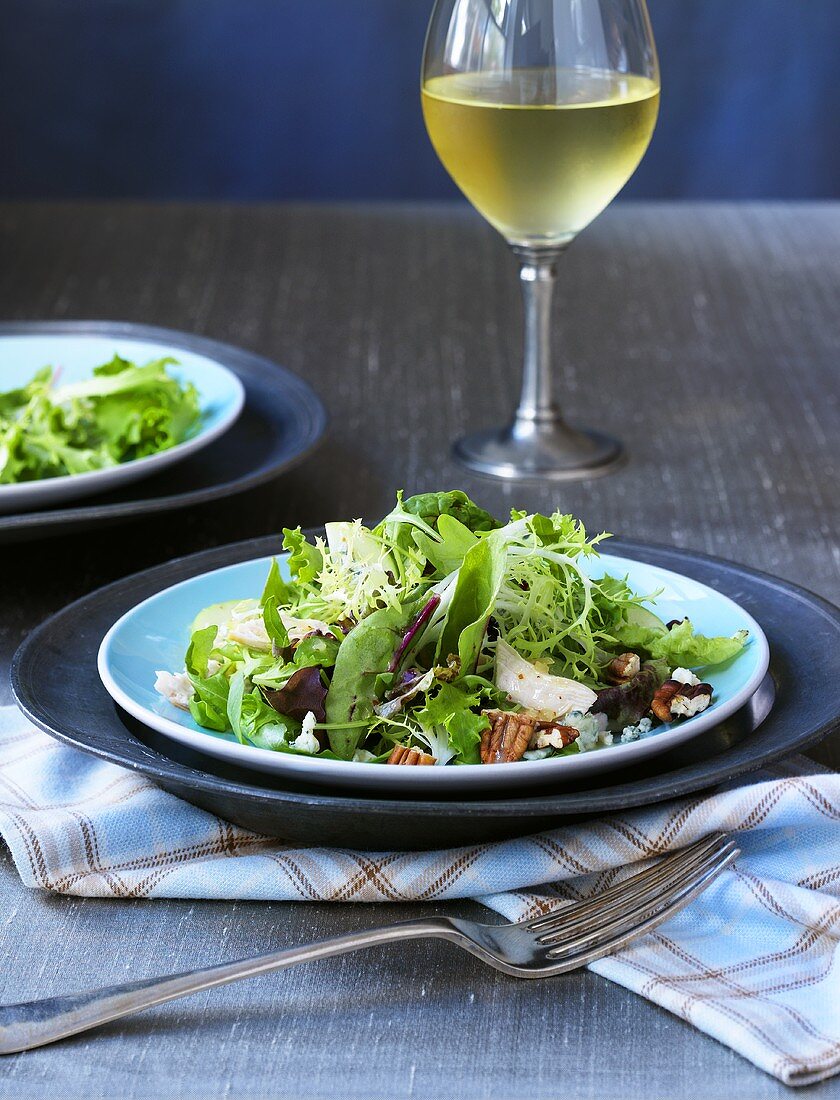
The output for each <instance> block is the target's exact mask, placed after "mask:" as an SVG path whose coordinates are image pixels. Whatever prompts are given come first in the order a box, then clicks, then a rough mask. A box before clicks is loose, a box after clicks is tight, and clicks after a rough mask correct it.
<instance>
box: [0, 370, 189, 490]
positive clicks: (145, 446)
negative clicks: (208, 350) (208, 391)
mask: <svg viewBox="0 0 840 1100" xmlns="http://www.w3.org/2000/svg"><path fill="white" fill-rule="evenodd" d="M175 364H176V360H175V359H158V360H155V361H154V362H151V363H146V364H145V365H142V366H141V365H139V364H137V363H132V362H129V361H128V360H127V359H121V358H120V357H119V356H118V355H115V356H114V358H113V359H112V360H111V361H110V363H103V364H102V366H99V367H96V368H94V370H93V373H92V377H91V378H89V379H86V380H85V381H82V382H69V383H66V384H64V385H59V384H58V383H59V380H60V373H61V372H60V368H58V369H57V368H54V367H44V368H43V370H39V371H38V372H37V373H36V374H35V375H34V377H33V378H32V379H31V381H30V382H29V383H28V384H27V385H25V386H21V387H20V388H18V389H14V390H7V391H6V392H5V393H0V485H9V484H13V483H15V482H21V481H38V480H40V479H42V478H52V477H62V476H66V475H68V474H82V473H88V472H90V471H91V470H102V469H104V468H105V467H108V466H116V465H119V464H120V463H123V462H130V461H132V460H133V459H135V458H144V457H145V456H146V455H152V454H156V453H157V452H158V451H165V450H168V449H169V448H170V447H174V446H175V445H176V444H177V443H181V442H183V440H184V439H186V438H187V436H188V435H189V434H190V433H191V432H192V430H193V429H194V428H195V426H196V425H197V424H198V422H199V420H200V417H201V409H200V407H199V400H198V393H197V391H196V389H195V386H193V385H192V384H187V385H184V384H182V383H180V382H179V381H178V380H177V379H175V378H173V377H172V376H171V375H170V374H169V372H168V370H167V368H168V367H169V366H171V365H175Z"/></svg>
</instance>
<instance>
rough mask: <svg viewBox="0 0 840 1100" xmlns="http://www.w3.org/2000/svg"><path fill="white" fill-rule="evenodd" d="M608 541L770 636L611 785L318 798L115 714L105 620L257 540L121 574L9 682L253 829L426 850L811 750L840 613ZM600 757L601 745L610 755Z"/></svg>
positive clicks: (67, 733)
mask: <svg viewBox="0 0 840 1100" xmlns="http://www.w3.org/2000/svg"><path fill="white" fill-rule="evenodd" d="M611 548H615V550H616V552H617V553H622V554H626V555H627V556H628V557H632V558H636V559H638V560H640V561H645V562H650V563H652V564H654V565H661V566H664V567H665V568H667V569H673V570H676V571H677V572H680V573H686V574H688V576H691V577H695V578H696V579H697V580H699V581H702V582H703V583H704V584H707V585H710V586H711V587H713V588H717V589H719V590H720V591H721V592H724V593H725V594H726V595H728V596H730V597H731V598H732V599H734V600H737V601H738V603H740V604H741V605H742V606H743V607H745V608H746V609H747V610H748V611H749V612H751V614H753V615H754V616H755V617H756V619H758V621H759V622H760V623H761V625H762V626H763V627H764V630H765V632H766V633H767V636H768V639H769V642H770V651H771V666H770V676H769V677H768V679H767V680H766V681H765V683H764V684H763V685H762V687H761V688H759V690H758V692H757V693H756V695H755V696H754V697H753V699H752V701H751V702H750V704H748V705H747V706H746V707H744V708H743V709H742V710H741V711H739V712H738V713H737V714H736V715H734V716H733V717H732V718H730V719H729V720H728V721H727V722H725V723H723V724H722V725H721V726H719V727H718V728H717V729H715V730H714V731H712V732H711V733H709V734H707V735H704V736H702V737H698V738H696V739H695V740H694V741H692V742H689V743H688V744H687V745H685V746H682V747H680V748H678V749H675V750H674V751H672V752H671V753H668V754H666V755H663V756H659V757H657V758H656V759H655V762H652V763H651V764H650V765H648V766H639V767H638V768H635V769H633V770H632V771H629V770H626V771H622V772H621V773H620V780H619V777H618V776H616V775H615V774H613V775H611V776H610V778H611V779H612V782H611V783H609V784H604V781H603V780H601V781H600V782H601V785H600V786H599V785H594V786H592V787H584V786H582V785H576V786H575V787H573V788H570V787H568V786H567V787H562V786H558V785H556V784H555V785H554V786H553V787H551V788H549V789H546V790H544V791H536V792H533V793H529V795H528V797H517V798H507V799H499V798H497V797H490V798H486V797H485V798H479V797H474V798H470V799H465V798H463V797H453V798H450V799H446V800H444V799H438V800H434V801H431V800H424V801H420V800H416V799H402V798H401V799H398V798H391V799H380V798H371V797H361V796H360V797H352V796H351V797H347V796H339V795H335V794H325V793H323V792H321V791H320V790H319V789H318V788H317V787H306V786H303V785H300V786H296V787H292V786H291V785H289V784H286V783H284V784H283V785H282V786H281V785H279V784H278V785H272V784H271V782H270V781H268V780H267V779H266V777H264V776H262V777H257V776H256V775H255V774H254V773H251V772H249V771H247V770H245V769H241V768H232V767H228V766H225V765H220V764H219V763H218V762H213V761H211V760H210V759H209V758H206V757H204V756H199V755H197V754H195V753H192V752H190V751H189V750H186V749H183V748H180V747H177V746H175V745H174V744H173V743H172V742H169V741H168V740H165V739H164V738H162V737H159V735H157V734H155V733H154V732H152V731H150V730H148V729H146V728H145V727H143V726H141V725H140V724H139V723H136V722H134V721H133V720H132V719H130V718H129V717H128V716H127V715H125V714H123V713H122V712H121V711H119V710H118V708H116V707H115V706H114V704H113V702H112V701H111V699H110V697H109V696H108V695H107V693H106V692H105V689H104V688H103V687H102V685H101V683H100V681H99V677H98V675H97V671H96V653H97V650H98V648H99V644H100V642H101V640H102V638H103V636H104V634H105V633H106V631H107V630H108V629H109V627H110V626H111V625H112V624H113V623H114V622H115V621H116V619H118V618H119V617H120V616H121V615H123V614H124V613H125V612H126V611H128V610H129V609H130V608H131V607H133V606H134V605H135V604H137V603H138V602H139V601H140V600H143V599H145V598H146V597H147V596H151V595H153V594H154V593H155V592H159V591H160V590H161V589H162V588H165V587H167V586H168V585H171V584H175V583H177V582H178V581H181V580H185V579H186V578H188V577H192V576H195V575H196V574H198V573H203V572H205V571H207V570H210V569H216V568H219V567H220V566H224V565H229V564H232V563H234V562H239V561H245V560H247V559H249V558H255V557H262V556H264V555H267V554H271V553H274V552H276V551H277V549H278V541H277V540H276V539H273V538H263V539H258V540H255V541H252V542H247V543H238V544H236V545H234V546H227V547H222V548H220V549H215V550H210V551H206V552H204V553H201V554H195V555H193V556H191V557H188V558H182V559H180V560H178V561H173V562H169V563H167V564H166V565H161V566H158V567H156V568H155V569H150V570H148V571H147V572H144V573H140V574H137V575H136V576H134V577H129V578H127V579H125V580H122V581H118V582H117V583H116V584H112V585H110V586H109V587H107V588H103V589H101V590H100V591H99V592H95V593H93V594H92V595H89V596H86V597H84V598H83V599H81V600H79V601H78V602H77V603H74V604H71V606H70V607H68V608H66V609H65V610H64V611H62V612H60V613H59V614H57V615H55V616H53V617H52V618H51V619H49V620H48V621H47V622H46V623H44V624H43V625H42V626H41V627H39V628H38V629H37V630H36V631H34V632H33V633H32V634H31V635H30V636H29V638H28V639H27V640H26V641H25V642H24V643H23V645H22V646H21V647H20V649H19V650H18V652H17V653H16V655H15V659H14V662H13V666H12V690H13V691H14V694H15V697H16V699H17V701H18V703H19V704H20V706H21V708H22V709H23V711H24V713H25V714H26V715H27V716H28V717H29V718H30V719H31V720H32V721H33V722H34V723H35V724H36V725H38V726H40V728H41V729H43V730H45V731H46V732H47V733H49V734H51V735H52V736H54V737H56V738H58V740H60V741H63V742H65V743H66V744H69V745H73V746H75V747H76V748H79V749H81V750H82V751H83V752H87V753H92V754H93V755H95V756H98V757H101V758H103V759H105V760H109V761H111V762H113V763H115V764H120V765H123V766H125V767H129V768H134V769H135V770H137V771H139V772H142V773H143V774H144V775H148V776H149V777H151V778H152V779H154V780H155V781H156V782H157V783H159V784H160V785H161V786H162V787H164V788H165V789H166V790H168V791H171V792H173V793H174V794H177V795H179V796H181V797H182V798H185V799H187V800H188V801H190V802H193V803H195V804H196V805H198V806H202V807H204V808H205V809H208V810H212V811H213V812H215V813H218V814H220V815H221V816H222V817H225V818H227V819H229V820H230V821H234V822H236V823H237V824H240V825H243V826H245V827H247V828H251V829H254V830H256V831H258V832H262V833H267V834H270V835H274V836H280V837H283V838H285V839H287V840H290V841H305V842H307V843H310V844H311V843H313V842H318V843H324V844H340V845H344V846H354V847H364V848H368V849H373V850H375V849H379V850H382V849H388V848H403V849H411V848H428V847H438V846H443V845H460V844H468V843H478V842H482V841H489V840H495V839H499V838H502V837H508V836H517V835H520V836H521V835H525V834H527V833H533V832H538V831H539V830H542V829H546V828H549V827H552V826H555V825H558V824H560V823H563V822H567V821H569V820H574V819H580V818H583V817H587V816H592V815H594V814H600V813H604V812H605V811H609V810H617V809H627V808H628V807H632V806H641V805H645V804H649V803H653V802H661V801H664V800H666V799H669V798H674V797H677V796H679V795H684V794H688V793H690V792H694V791H699V790H704V789H706V788H709V787H713V786H716V785H718V784H720V783H723V782H726V781H727V780H730V779H734V778H735V777H736V776H740V775H743V774H744V773H746V772H750V771H753V770H755V769H757V768H760V767H762V766H763V765H765V764H769V763H771V762H773V761H774V760H778V759H780V758H781V757H784V756H787V755H789V754H790V753H792V752H796V751H799V750H801V749H804V748H806V747H808V746H809V745H813V744H815V743H816V742H817V741H819V740H820V739H821V738H822V737H824V736H825V735H826V734H828V733H829V732H831V730H832V729H834V728H835V727H837V726H838V725H840V699H838V695H837V691H836V689H835V685H836V684H837V683H838V682H840V610H838V609H837V608H835V607H833V606H831V605H830V604H828V603H826V602H825V601H824V600H821V599H820V598H819V597H818V596H814V595H812V594H811V593H810V592H806V591H804V590H803V589H801V588H797V587H795V586H793V585H790V584H787V583H785V582H784V581H780V580H777V579H775V578H774V577H769V576H766V575H765V574H762V573H757V572H754V571H753V570H750V569H746V568H744V567H743V566H739V565H734V564H731V563H729V562H723V561H719V560H717V559H715V558H709V557H705V556H703V555H700V554H693V553H688V552H685V551H681V550H671V549H666V548H663V547H654V546H649V545H646V544H644V543H633V542H623V541H620V540H615V542H614V543H613V544H612V547H611ZM605 751H609V750H605Z"/></svg>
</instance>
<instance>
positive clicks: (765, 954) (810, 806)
mask: <svg viewBox="0 0 840 1100" xmlns="http://www.w3.org/2000/svg"><path fill="white" fill-rule="evenodd" d="M715 830H721V831H724V832H728V833H737V834H738V841H739V844H740V846H741V848H742V851H743V854H742V855H741V857H740V858H739V859H738V861H737V863H736V864H735V866H734V868H732V869H727V871H725V872H724V873H723V875H722V876H721V877H720V878H719V879H718V880H717V881H716V882H715V883H713V884H712V886H711V887H710V889H709V890H707V891H706V893H704V894H703V895H702V896H701V897H700V898H698V899H697V900H695V901H694V902H692V904H691V905H690V906H688V907H687V908H686V909H685V910H684V911H683V912H682V913H680V914H679V915H677V916H676V917H674V918H672V919H671V920H670V921H668V922H667V923H666V924H664V925H662V927H661V928H660V929H659V930H657V931H656V932H654V933H652V934H650V935H648V936H646V937H645V938H644V939H642V940H640V941H638V942H637V943H636V944H634V945H631V946H630V947H628V948H626V949H625V950H624V951H622V952H621V953H620V954H619V955H616V956H613V957H612V958H610V959H603V960H602V961H601V962H599V963H596V964H594V965H593V966H592V969H593V970H594V971H596V973H598V974H601V975H602V976H603V977H605V978H609V979H610V981H614V982H618V983H619V984H621V985H623V986H625V987H626V988H628V989H632V990H634V991H635V992H636V993H639V994H641V995H642V996H643V997H647V998H648V999H650V1000H652V1001H655V1002H656V1003H657V1004H659V1005H661V1006H662V1007H663V1008H666V1009H668V1010H669V1011H671V1012H673V1013H674V1014H676V1015H678V1016H681V1017H682V1018H683V1019H684V1020H687V1021H689V1022H690V1023H692V1024H694V1026H695V1027H698V1028H700V1029H701V1030H702V1031H705V1032H706V1033H707V1034H709V1035H713V1036H714V1037H715V1038H716V1039H718V1040H719V1041H720V1042H722V1043H726V1044H727V1045H728V1046H730V1047H732V1048H733V1049H734V1050H737V1051H738V1052H739V1053H740V1054H742V1055H743V1056H744V1057H745V1058H749V1059H750V1061H752V1062H754V1063H755V1065H757V1066H759V1067H760V1068H761V1069H764V1070H766V1071H767V1072H768V1073H771V1074H773V1075H774V1076H776V1077H778V1078H779V1079H780V1080H781V1081H783V1082H785V1083H786V1084H789V1085H804V1084H809V1083H811V1082H813V1081H819V1080H821V1079H822V1078H825V1077H829V1076H831V1075H832V1074H834V1073H837V1072H838V1070H840V1011H838V1006H840V951H838V936H840V775H836V774H833V773H828V772H826V771H824V770H820V769H819V768H818V766H817V765H815V764H814V763H813V762H812V761H808V760H805V759H803V758H801V757H800V758H796V759H793V760H791V761H787V762H785V763H784V764H782V765H780V766H777V767H774V768H773V769H771V770H768V771H766V772H763V773H759V774H758V775H757V776H754V777H751V781H750V782H749V783H748V784H745V785H739V786H735V787H733V788H731V789H728V790H725V791H724V792H723V793H716V794H714V795H711V796H708V797H703V798H695V799H687V800H684V801H680V802H674V803H669V804H667V805H661V806H654V807H650V808H646V809H641V810H636V811H632V812H628V813H625V814H622V815H620V816H615V817H608V818H604V819H603V820H601V821H598V822H595V823H586V824H582V825H571V826H566V827H564V828H562V829H557V830H555V831H553V832H548V833H542V834H540V835H539V836H532V837H528V838H526V839H523V840H512V841H505V842H501V843H498V844H483V845H477V846H474V847H470V848H453V849H450V850H449V851H438V852H423V853H399V852H389V853H364V852H351V851H345V850H339V849H327V848H315V847H311V848H306V847H303V846H297V845H289V844H283V843H281V842H279V841H276V840H271V839H269V838H267V837H262V836H257V835H255V834H254V833H250V832H247V831H246V830H244V829H240V828H237V827H236V826H233V825H229V824H228V823H227V822H224V821H221V820H219V819H218V818H216V817H214V816H213V815H212V814H209V813H206V812H204V811H202V810H199V809H196V808H194V807H193V806H190V805H188V804H186V803H184V802H181V801H180V800H179V799H177V798H175V797H174V796H172V795H170V794H167V793H165V792H164V791H161V790H159V789H158V788H157V787H155V786H154V785H153V784H152V783H150V782H149V781H148V780H146V779H144V778H143V777H142V776H140V775H136V774H135V773H133V772H130V771H124V770H122V769H121V768H117V767H114V766H113V765H111V764H107V763H102V762H101V761H98V760H96V759H95V758H93V757H90V756H86V755H83V754H82V753H79V752H76V751H75V750H73V749H69V748H66V747H64V746H62V745H60V744H59V743H57V742H56V741H53V740H51V739H50V738H49V737H47V736H45V735H44V734H42V733H40V732H38V731H37V730H35V729H34V728H33V727H32V726H30V725H29V724H28V723H27V722H26V720H25V719H24V718H23V717H22V716H21V715H20V714H19V712H18V711H16V710H15V709H14V708H10V707H9V708H0V832H1V833H2V835H3V837H4V839H5V840H6V842H7V844H8V845H9V848H10V849H11V852H12V856H13V858H14V861H15V864H16V866H17V869H18V871H19V872H20V876H21V878H22V879H23V882H24V883H25V885H27V886H30V887H39V888H41V889H44V890H54V891H57V892H59V893H65V894H79V895H84V896H87V897H132V898H136V897H144V898H164V897H174V898H242V899H251V900H286V901H351V902H387V901H415V900H418V901H432V900H433V901H445V900H447V899H451V898H474V899H476V900H477V901H480V902H481V903H482V904H484V905H486V906H489V907H490V908H491V909H494V910H495V911H496V912H497V913H501V914H503V915H504V916H505V917H507V918H509V919H511V920H519V919H521V918H523V917H526V916H533V915H537V914H542V913H545V912H548V911H550V910H551V909H552V908H556V907H558V906H561V905H563V904H564V903H565V902H567V901H568V899H572V898H574V899H577V898H581V897H585V896H587V895H588V894H590V893H592V892H596V891H600V890H603V889H605V888H606V887H608V886H610V885H612V884H613V883H615V882H617V881H621V879H622V878H623V877H626V876H627V875H628V874H630V873H632V872H635V871H636V870H638V869H639V868H640V867H641V866H643V865H644V863H645V861H646V860H649V859H650V858H652V857H655V856H658V855H661V854H662V853H663V852H666V851H669V850H671V849H674V848H679V847H683V846H685V845H686V844H688V843H691V842H692V841H694V840H697V839H699V838H700V837H702V836H704V835H706V834H708V833H710V832H713V831H715ZM630 864H633V865H634V866H633V867H632V869H628V867H629V865H630Z"/></svg>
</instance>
